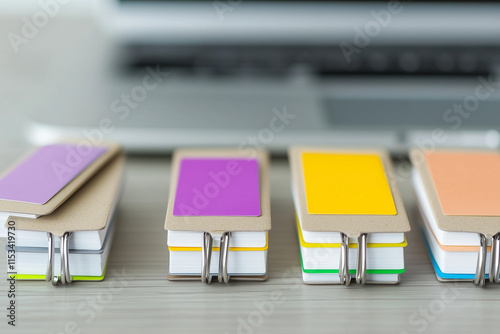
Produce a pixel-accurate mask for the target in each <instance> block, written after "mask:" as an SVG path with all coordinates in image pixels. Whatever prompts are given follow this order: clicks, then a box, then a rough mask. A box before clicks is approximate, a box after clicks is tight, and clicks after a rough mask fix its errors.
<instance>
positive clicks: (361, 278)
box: [356, 233, 367, 285]
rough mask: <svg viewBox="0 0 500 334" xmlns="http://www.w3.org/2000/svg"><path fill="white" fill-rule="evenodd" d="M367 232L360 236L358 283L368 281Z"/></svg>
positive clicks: (362, 283)
mask: <svg viewBox="0 0 500 334" xmlns="http://www.w3.org/2000/svg"><path fill="white" fill-rule="evenodd" d="M366 238H367V236H366V233H363V234H361V235H360V236H359V238H358V268H357V270H356V283H358V284H361V285H364V284H365V283H366Z"/></svg>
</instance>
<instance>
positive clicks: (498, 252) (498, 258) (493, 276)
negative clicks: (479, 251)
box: [490, 233, 500, 283]
mask: <svg viewBox="0 0 500 334" xmlns="http://www.w3.org/2000/svg"><path fill="white" fill-rule="evenodd" d="M499 267H500V233H498V234H496V235H494V236H493V238H491V267H490V282H491V283H500V278H499V277H498V274H499Z"/></svg>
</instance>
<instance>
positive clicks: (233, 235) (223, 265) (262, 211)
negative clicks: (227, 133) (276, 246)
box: [165, 150, 271, 283]
mask: <svg viewBox="0 0 500 334" xmlns="http://www.w3.org/2000/svg"><path fill="white" fill-rule="evenodd" d="M268 164H269V162H268V156H267V153H265V152H258V153H257V155H256V156H255V157H246V156H243V155H241V153H240V152H238V150H178V151H176V152H175V154H174V158H173V169H172V177H171V188H170V198H169V202H168V207H167V216H166V220H165V229H166V230H168V241H167V244H168V250H169V258H170V260H169V274H168V278H169V279H171V280H199V279H200V278H201V281H202V282H204V283H210V282H211V280H212V276H218V281H219V283H222V282H224V283H228V282H229V280H230V278H231V279H232V280H265V279H267V249H268V231H269V230H270V229H271V207H270V195H269V180H268V168H269V166H268Z"/></svg>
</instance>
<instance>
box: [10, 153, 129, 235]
mask: <svg viewBox="0 0 500 334" xmlns="http://www.w3.org/2000/svg"><path fill="white" fill-rule="evenodd" d="M124 163H125V157H124V156H123V155H119V156H117V157H115V158H114V159H113V160H112V161H110V162H109V164H107V165H106V166H105V167H104V168H103V169H102V170H101V171H100V172H99V173H98V174H97V175H95V176H94V177H93V178H92V179H90V180H89V181H88V182H87V184H85V185H84V186H83V187H82V188H81V189H80V190H78V191H77V192H76V193H75V194H74V195H73V196H71V198H70V199H68V200H67V201H66V202H65V203H64V204H63V205H61V207H59V208H58V209H57V210H56V211H55V212H54V213H52V214H50V215H46V216H43V217H40V218H37V219H34V218H20V217H9V219H8V221H7V223H6V226H7V224H8V222H9V221H14V222H15V226H16V229H17V230H27V231H40V232H50V233H52V234H54V235H55V236H62V235H63V234H64V233H66V232H77V231H98V230H102V229H103V228H105V227H106V223H107V222H108V221H109V215H110V214H111V209H112V207H113V204H114V202H115V200H117V197H118V195H119V189H120V186H121V181H122V176H123V167H124Z"/></svg>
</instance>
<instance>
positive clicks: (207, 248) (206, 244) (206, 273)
mask: <svg viewBox="0 0 500 334" xmlns="http://www.w3.org/2000/svg"><path fill="white" fill-rule="evenodd" d="M213 241H214V239H213V238H212V235H211V234H210V233H208V232H203V242H202V244H201V281H202V282H203V283H207V284H210V283H211V282H212V276H211V275H210V262H211V261H212V245H213Z"/></svg>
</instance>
